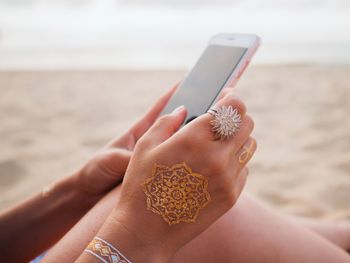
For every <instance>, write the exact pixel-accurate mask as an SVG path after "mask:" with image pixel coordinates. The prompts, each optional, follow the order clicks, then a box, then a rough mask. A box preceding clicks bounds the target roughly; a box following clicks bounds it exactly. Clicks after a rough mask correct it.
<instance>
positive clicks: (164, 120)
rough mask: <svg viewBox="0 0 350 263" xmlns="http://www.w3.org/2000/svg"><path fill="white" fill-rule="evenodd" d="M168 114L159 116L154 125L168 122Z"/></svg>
mask: <svg viewBox="0 0 350 263" xmlns="http://www.w3.org/2000/svg"><path fill="white" fill-rule="evenodd" d="M170 118H171V117H170V116H169V115H163V116H160V117H159V118H158V120H157V122H156V125H157V126H162V125H163V124H166V123H168V121H169V120H170Z"/></svg>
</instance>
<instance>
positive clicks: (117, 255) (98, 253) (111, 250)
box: [84, 237, 131, 263]
mask: <svg viewBox="0 0 350 263" xmlns="http://www.w3.org/2000/svg"><path fill="white" fill-rule="evenodd" d="M84 251H85V252H87V253H90V254H91V255H93V256H95V257H96V258H98V259H99V260H100V261H101V262H103V263H131V261H130V260H128V259H127V258H126V257H125V256H124V255H123V254H122V253H121V252H120V251H119V250H118V249H116V248H115V247H114V246H113V245H112V244H110V243H108V242H107V241H105V240H103V239H102V238H99V237H94V239H93V240H92V241H91V242H90V244H89V245H88V246H87V247H86V249H85V250H84Z"/></svg>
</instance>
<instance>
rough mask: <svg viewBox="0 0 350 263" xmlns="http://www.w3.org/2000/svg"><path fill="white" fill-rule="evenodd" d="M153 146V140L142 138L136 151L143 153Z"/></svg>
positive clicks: (137, 143)
mask: <svg viewBox="0 0 350 263" xmlns="http://www.w3.org/2000/svg"><path fill="white" fill-rule="evenodd" d="M150 144H151V140H150V139H149V138H148V136H142V137H141V138H140V139H139V140H138V141H137V142H136V145H135V149H136V150H140V151H143V150H144V149H146V148H148V147H149V146H150Z"/></svg>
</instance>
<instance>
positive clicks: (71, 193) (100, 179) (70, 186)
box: [0, 89, 350, 262]
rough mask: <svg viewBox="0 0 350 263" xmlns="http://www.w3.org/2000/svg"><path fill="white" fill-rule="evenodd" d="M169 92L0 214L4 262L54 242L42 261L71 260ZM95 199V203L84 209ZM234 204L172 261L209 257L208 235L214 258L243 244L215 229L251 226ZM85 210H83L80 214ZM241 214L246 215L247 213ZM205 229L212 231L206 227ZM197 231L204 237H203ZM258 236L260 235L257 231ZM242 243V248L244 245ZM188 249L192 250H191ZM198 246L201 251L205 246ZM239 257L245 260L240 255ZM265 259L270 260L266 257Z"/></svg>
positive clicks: (340, 229)
mask: <svg viewBox="0 0 350 263" xmlns="http://www.w3.org/2000/svg"><path fill="white" fill-rule="evenodd" d="M173 91H174V89H173V90H171V91H169V92H168V93H167V94H165V95H164V96H163V97H162V98H161V99H160V100H159V101H158V102H157V103H156V104H155V105H154V106H153V107H152V108H151V109H150V110H149V111H148V113H147V114H146V115H145V116H144V117H143V118H142V119H141V120H140V121H139V122H137V123H136V124H135V125H134V126H133V127H132V128H131V129H129V130H128V132H127V133H125V135H123V136H122V137H120V138H117V139H114V140H112V141H111V142H110V143H109V144H108V145H107V146H106V147H104V148H103V149H101V151H99V152H98V153H97V154H96V155H95V156H94V157H93V158H92V159H91V160H90V161H89V162H88V163H87V164H86V165H84V166H83V167H82V168H81V169H79V170H78V171H76V172H75V173H73V174H72V175H70V176H69V177H67V178H65V179H63V180H61V181H60V182H58V183H56V184H55V185H54V188H53V189H52V190H51V191H49V192H48V193H47V195H46V196H43V195H42V194H41V193H40V194H38V195H36V196H34V197H32V198H30V199H29V200H27V201H25V202H23V203H22V204H20V205H18V206H16V207H14V208H11V209H9V210H7V211H5V212H3V213H2V214H1V215H0V229H1V234H2V235H1V236H0V251H1V258H2V260H5V261H9V262H27V261H28V260H29V259H30V258H33V257H34V256H35V255H37V254H39V253H41V252H42V251H44V250H46V249H47V248H48V247H51V245H52V244H54V243H56V245H55V246H54V247H53V248H51V249H50V252H49V254H48V255H47V257H46V258H45V259H44V261H45V262H55V261H57V260H59V261H60V262H73V261H74V260H75V259H76V258H77V257H78V256H79V254H80V253H81V251H82V250H83V248H84V247H85V246H86V245H87V243H88V242H89V241H90V240H91V239H92V237H93V236H94V235H95V234H96V233H97V231H98V230H99V229H100V227H101V225H102V224H103V222H105V220H106V218H107V216H108V215H109V213H110V211H111V210H112V209H113V208H114V207H115V202H116V201H117V200H118V199H119V194H120V186H118V187H115V188H114V190H113V191H111V192H109V194H107V195H106V192H108V191H109V189H111V188H113V187H114V186H115V185H117V184H118V183H119V182H120V181H121V179H122V176H123V174H124V172H125V169H126V167H127V165H128V162H129V158H130V156H131V153H132V150H133V149H134V145H135V142H136V141H137V139H138V138H140V137H141V136H142V134H143V133H144V132H145V131H147V129H148V128H149V126H150V125H152V123H153V122H154V120H155V119H156V118H157V116H158V115H159V112H160V111H161V110H162V108H163V107H164V105H165V104H166V103H167V100H168V99H169V98H170V96H171V94H172V92H173ZM241 173H243V174H245V175H243V176H246V174H247V170H246V169H243V170H242V172H241ZM103 196H104V197H103ZM102 197H103V198H102ZM100 199H101V200H100ZM246 199H249V198H246V196H245V195H243V197H242V198H241V199H240V202H239V203H238V204H237V205H236V206H235V207H238V208H239V207H245V206H247V207H248V208H249V209H251V210H254V211H257V213H256V214H253V215H252V216H254V217H255V218H259V217H260V215H261V214H260V212H259V211H260V209H259V204H257V203H256V202H255V201H254V200H251V199H250V203H251V204H252V205H249V202H247V204H246V203H245V200H246ZM98 200H100V201H98ZM96 202H98V203H97V205H95V206H94V207H93V208H92V209H91V210H90V211H89V209H90V208H91V207H92V206H93V205H94V204H95V203H96ZM238 208H237V209H236V210H235V218H236V219H237V218H238V219H239V218H241V217H242V220H235V221H233V220H232V218H231V217H229V216H228V214H230V211H232V210H234V209H235V208H234V209H230V210H229V212H227V213H226V214H225V215H224V216H223V217H221V218H220V219H219V220H217V221H216V222H215V223H214V224H213V225H212V226H211V227H209V228H208V230H205V231H204V233H203V234H200V235H199V236H198V237H196V238H195V239H194V240H193V241H190V242H189V243H188V245H185V246H184V247H183V248H181V249H180V250H179V251H178V253H176V254H175V256H174V261H176V262H179V260H178V259H180V262H193V261H194V260H197V259H198V258H196V259H195V258H193V255H194V254H195V255H198V256H199V259H198V260H201V261H202V262H206V261H205V260H209V259H211V260H212V258H211V257H210V255H207V254H205V253H204V254H203V253H198V250H199V249H201V247H203V246H204V245H206V244H207V243H208V238H207V237H209V240H212V241H213V242H211V243H209V244H207V245H209V246H210V247H212V248H214V245H215V244H216V245H217V253H215V255H216V256H217V257H216V258H215V259H218V257H219V256H223V257H228V258H230V255H231V254H230V253H227V252H232V253H233V252H234V251H235V250H233V249H232V250H231V249H230V247H229V248H228V249H226V250H222V248H223V247H224V246H223V245H224V244H226V243H227V242H229V243H232V244H233V245H235V246H237V248H238V249H239V248H241V246H242V245H244V244H241V246H240V244H239V243H237V242H236V243H235V242H231V241H232V240H230V239H229V238H228V237H227V236H225V239H223V237H224V236H222V235H221V234H222V233H226V234H229V233H231V232H232V235H229V236H235V233H236V232H235V231H237V230H240V229H242V228H243V229H248V230H249V229H251V225H249V226H247V224H243V223H242V224H239V222H244V221H245V219H244V218H245V217H244V216H243V215H244V213H243V212H244V211H246V210H243V212H240V211H241V210H240V209H238ZM87 211H89V212H88V213H87V214H86V215H85V216H84V214H85V213H86V212H87ZM270 212H271V211H267V214H269V213H270ZM272 214H273V213H272ZM81 217H83V218H82V219H81V220H80V221H79V223H77V224H76V225H75V226H74V227H73V228H72V229H71V230H70V231H69V232H68V233H67V234H66V236H65V237H64V238H63V239H62V240H61V241H59V242H57V240H58V239H59V238H60V237H61V236H62V235H63V234H64V233H65V232H67V230H68V229H69V228H71V227H72V225H73V224H75V223H76V222H77V221H78V220H79V219H80V218H81ZM225 217H229V219H228V220H227V221H228V222H231V223H234V224H227V223H225V221H224V222H223V219H224V218H225ZM247 218H249V216H248V217H247ZM274 219H275V217H274V216H273V215H272V216H271V218H270V221H271V222H274ZM282 219H283V218H282ZM277 221H279V220H277ZM282 221H283V220H282ZM259 222H260V221H257V222H253V223H254V224H255V225H256V228H257V229H260V227H261V228H263V225H264V224H265V223H266V222H264V221H262V222H261V224H259ZM216 225H219V228H218V229H215V228H214V226H216ZM307 225H308V226H310V228H311V229H313V230H314V231H317V232H318V233H320V234H321V235H324V237H326V238H328V239H329V240H332V241H333V242H334V243H336V244H338V245H339V246H341V247H343V248H348V247H349V246H348V245H349V243H350V242H349V238H348V236H350V235H349V234H350V231H349V228H348V226H347V225H346V226H345V225H342V226H338V225H334V224H330V223H328V224H326V225H324V224H322V223H320V222H318V223H316V224H315V223H310V222H307ZM220 228H221V229H222V230H221V231H219V230H220ZM266 228H269V224H267V225H266ZM211 229H215V230H214V231H210V230H211ZM228 229H229V230H230V231H229V233H228V231H227V230H228ZM212 232H214V233H213V235H209V236H206V235H205V234H206V233H212ZM256 233H259V231H257V232H255V233H250V232H249V231H246V232H245V234H246V235H247V241H246V242H248V243H249V244H250V243H251V241H254V240H249V236H250V237H251V236H255V235H256ZM344 233H345V235H344ZM346 233H347V234H346ZM33 236H35V237H36V239H35V241H36V242H33V238H32V237H33ZM203 236H204V237H205V238H204V239H205V240H206V242H204V240H203V238H202V237H203ZM243 236H244V235H243ZM266 238H267V240H268V239H269V238H268V237H266ZM287 238H288V236H287ZM261 239H262V240H263V236H262V237H261ZM272 239H273V238H272ZM222 240H225V242H224V243H223V242H222ZM226 240H227V242H226ZM214 241H215V242H214ZM241 243H243V242H241ZM253 245H254V242H253ZM244 246H245V247H246V245H244ZM328 246H329V244H328V245H327V247H326V250H328V248H329V247H328ZM250 247H252V249H254V246H248V248H247V247H246V248H245V249H247V250H248V252H249V248H250ZM265 249H266V250H271V247H266V248H265ZM194 250H195V251H196V253H193V251H194ZM202 250H203V249H202ZM330 250H332V249H330ZM18 251H21V253H16V252H18ZM183 251H185V252H186V251H188V253H187V254H186V253H185V252H183ZM203 251H207V249H204V250H203ZM253 252H254V253H253ZM257 252H259V251H252V254H256V255H257V256H260V257H261V259H264V258H265V257H263V255H261V253H257ZM238 254H241V251H239V253H238ZM266 254H269V253H266ZM191 255H192V257H191ZM236 256H237V255H236ZM244 256H245V253H244V254H243V255H242V259H244ZM266 259H267V258H266ZM292 259H293V257H292ZM57 262H58V261H57ZM223 262H225V261H223ZM226 262H227V261H226ZM237 262H240V261H237ZM242 262H247V261H244V260H243V261H242ZM252 262H254V261H252ZM259 262H263V261H259ZM269 262H275V261H271V260H270V261H269ZM303 262H304V261H303ZM337 262H338V261H337ZM339 262H342V261H339Z"/></svg>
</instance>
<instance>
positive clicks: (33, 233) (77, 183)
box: [0, 87, 176, 262]
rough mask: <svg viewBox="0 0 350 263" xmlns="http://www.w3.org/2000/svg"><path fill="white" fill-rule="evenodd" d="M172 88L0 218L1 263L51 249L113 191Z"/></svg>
mask: <svg viewBox="0 0 350 263" xmlns="http://www.w3.org/2000/svg"><path fill="white" fill-rule="evenodd" d="M175 88H176V87H174V88H172V89H170V90H169V91H167V92H166V93H165V94H164V95H163V96H161V97H160V98H159V99H158V100H157V102H156V103H155V104H154V105H153V106H152V107H151V108H150V109H149V110H148V111H147V112H146V114H145V115H144V116H143V117H142V118H141V119H140V120H139V121H138V122H136V123H135V124H134V125H133V126H132V127H131V128H130V129H129V130H128V131H127V132H126V133H125V134H124V135H122V136H121V137H120V138H116V139H114V140H112V141H111V142H110V143H108V144H107V145H106V146H105V147H104V148H103V149H101V150H100V151H99V152H98V153H97V154H96V155H95V156H93V157H92V158H91V160H90V161H89V162H87V164H85V165H84V166H83V167H82V168H81V169H79V170H77V171H76V172H74V173H73V174H72V175H71V176H69V177H67V178H64V179H62V180H60V181H59V182H57V183H56V184H54V185H53V186H52V187H51V188H50V190H49V191H44V192H43V193H39V194H37V195H35V196H33V197H31V198H29V199H28V200H27V201H25V202H23V203H21V204H19V205H17V206H15V207H13V208H11V209H9V210H7V211H4V212H2V213H1V214H0V233H1V234H0V255H1V260H5V261H11V262H25V261H29V260H31V259H33V258H34V257H35V256H37V255H38V254H40V253H42V252H43V251H45V250H46V249H48V248H49V247H51V246H52V245H53V244H54V243H56V242H57V241H58V240H59V239H60V238H61V237H62V236H63V235H64V234H65V233H66V232H67V231H68V230H69V229H70V228H71V227H72V226H73V225H74V224H75V223H76V222H77V221H78V220H79V219H80V218H81V217H82V216H83V215H84V214H85V213H86V212H87V211H88V210H89V209H90V208H91V207H92V206H93V205H94V204H95V203H96V202H97V201H98V200H99V199H100V198H102V197H103V196H104V195H105V194H106V193H108V192H109V191H110V190H111V189H112V188H113V187H115V186H116V185H118V184H119V183H120V182H121V180H122V178H123V176H124V173H125V170H126V167H127V165H128V163H129V159H130V156H131V154H132V151H133V149H134V146H135V143H136V141H137V140H138V138H140V137H141V136H142V135H143V133H145V132H146V131H147V130H148V128H149V127H150V126H151V125H152V124H153V122H154V121H155V120H156V119H157V117H158V115H159V114H160V112H161V111H162V109H163V108H164V106H165V105H166V103H167V102H168V100H169V99H170V97H171V95H172V94H173V92H174V91H175Z"/></svg>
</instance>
